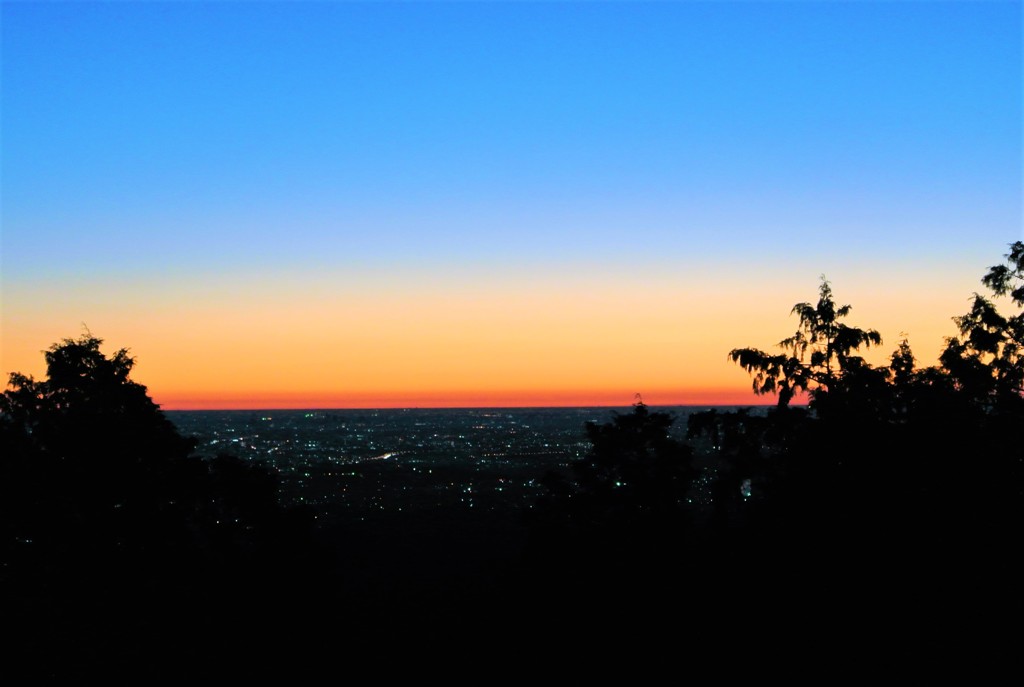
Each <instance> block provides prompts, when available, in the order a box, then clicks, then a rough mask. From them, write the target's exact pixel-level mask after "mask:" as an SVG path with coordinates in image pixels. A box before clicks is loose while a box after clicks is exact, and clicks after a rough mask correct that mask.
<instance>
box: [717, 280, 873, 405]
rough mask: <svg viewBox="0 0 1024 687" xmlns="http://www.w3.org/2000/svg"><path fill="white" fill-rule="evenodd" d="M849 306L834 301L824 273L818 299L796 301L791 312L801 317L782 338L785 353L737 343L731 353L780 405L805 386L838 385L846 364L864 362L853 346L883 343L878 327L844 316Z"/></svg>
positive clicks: (756, 388)
mask: <svg viewBox="0 0 1024 687" xmlns="http://www.w3.org/2000/svg"><path fill="white" fill-rule="evenodd" d="M850 310H851V307H850V306H849V305H843V306H838V307H837V306H836V303H835V300H834V299H833V297H832V287H831V285H830V284H829V283H828V281H827V280H826V279H825V278H824V277H822V279H821V287H820V288H819V291H818V302H817V304H816V305H811V304H810V303H797V304H796V305H794V306H793V310H792V314H794V315H797V316H798V317H799V319H800V323H799V328H798V329H797V331H796V333H795V334H793V336H791V337H788V338H786V339H783V340H782V341H780V342H779V344H778V346H779V348H781V349H783V351H785V353H783V354H782V355H770V354H768V353H765V352H764V351H761V350H759V349H756V348H736V349H733V350H732V351H730V352H729V357H730V358H731V359H732V360H733V362H736V363H739V365H740V366H741V367H743V368H744V369H745V370H747V371H748V372H750V373H751V374H752V375H753V377H754V382H753V388H754V393H756V394H767V393H777V394H778V398H779V406H780V407H781V406H786V405H789V403H790V401H792V400H793V397H794V396H795V395H796V394H797V393H799V392H801V391H809V392H811V395H812V397H813V396H814V394H815V393H816V392H819V391H822V390H824V391H827V390H828V389H829V388H830V387H832V386H834V385H835V384H836V382H837V381H838V380H839V379H840V377H841V375H842V374H843V373H844V372H845V371H846V370H848V369H850V368H856V367H859V366H861V365H862V364H863V360H862V359H861V358H859V357H858V356H853V355H852V353H853V351H856V350H858V349H859V348H860V347H861V346H865V347H870V346H871V345H879V344H881V343H882V337H881V335H879V333H878V332H877V331H875V330H873V329H859V328H857V327H850V326H847V325H846V324H845V323H843V322H840V319H842V318H844V317H846V316H847V315H849V313H850Z"/></svg>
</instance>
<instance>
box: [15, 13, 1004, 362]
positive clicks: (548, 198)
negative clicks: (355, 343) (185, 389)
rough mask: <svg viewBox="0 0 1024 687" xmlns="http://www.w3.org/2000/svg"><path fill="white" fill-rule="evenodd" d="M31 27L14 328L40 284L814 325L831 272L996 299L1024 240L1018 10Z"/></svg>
mask: <svg viewBox="0 0 1024 687" xmlns="http://www.w3.org/2000/svg"><path fill="white" fill-rule="evenodd" d="M2 12H3V15H2V22H3V28H2V31H3V73H2V76H3V84H2V96H3V100H2V117H3V119H2V125H3V139H2V163H3V177H2V191H3V207H2V220H3V279H4V290H5V302H6V306H5V308H6V309H7V310H8V312H14V313H16V314H17V313H20V312H22V311H23V310H27V309H32V308H34V309H35V310H37V311H38V310H41V309H43V308H44V306H43V305H42V304H38V303H34V302H32V301H31V296H30V295H29V294H30V293H31V292H32V290H33V288H36V287H38V286H39V285H40V284H48V285H53V284H62V283H66V284H69V285H70V284H74V285H75V288H80V289H86V290H88V289H91V288H93V287H94V286H95V287H97V289H99V286H102V285H104V284H109V283H111V282H112V281H113V282H117V283H131V284H136V285H138V286H139V287H140V288H153V289H157V288H164V289H166V288H174V285H175V284H179V283H185V282H186V281H187V282H192V283H193V285H194V283H195V282H198V283H200V284H202V283H204V280H216V279H218V278H222V277H223V275H224V274H226V273H227V274H231V275H234V276H235V278H236V279H237V280H240V281H241V282H243V283H244V282H250V281H251V282H256V281H257V280H265V279H274V280H277V282H279V283H281V284H287V283H289V281H291V280H294V279H300V278H302V276H303V275H308V274H309V273H311V272H317V273H321V272H322V273H325V274H334V275H335V277H333V278H335V279H338V280H340V282H344V280H345V278H346V277H345V276H344V275H345V274H350V275H358V276H359V278H363V277H364V276H365V275H366V274H367V273H373V272H374V270H383V271H387V272H389V273H392V274H393V273H395V271H399V272H400V273H401V274H403V275H405V276H404V277H403V278H407V279H408V280H409V288H410V289H414V288H415V281H416V280H417V279H429V278H432V277H434V278H441V277H443V275H445V274H448V273H450V272H451V271H452V270H456V271H458V270H463V271H474V270H475V271H476V272H477V273H480V274H483V275H486V274H494V273H500V274H502V275H505V276H506V277H508V278H509V279H510V280H511V281H512V282H514V281H515V278H517V276H518V278H521V279H523V280H527V279H533V278H535V277H536V276H537V275H541V276H542V277H543V276H545V275H547V276H551V275H559V274H566V273H572V274H578V275H593V274H609V275H611V274H614V275H615V276H614V279H620V280H622V284H623V287H624V288H628V283H629V277H628V276H624V275H631V274H632V275H637V274H642V273H645V272H649V271H654V272H665V271H670V270H672V269H677V270H680V271H687V270H691V271H693V270H702V271H703V272H702V273H704V272H706V273H707V274H709V275H716V274H717V275H718V276H717V277H715V276H708V277H707V279H709V280H712V281H713V280H714V279H716V278H717V279H721V280H722V281H723V282H735V281H736V280H744V279H747V280H750V283H751V284H752V285H753V284H757V283H761V282H763V280H765V279H769V278H771V279H774V278H778V279H783V278H793V279H799V280H800V281H801V283H802V284H805V285H806V290H807V291H809V292H810V293H809V294H808V297H810V295H813V290H814V288H815V286H814V284H815V282H814V280H815V279H816V277H817V275H818V274H820V273H822V272H828V273H829V275H830V276H831V277H833V278H834V279H835V278H836V277H844V276H852V275H863V274H866V273H871V272H878V273H880V274H882V273H888V272H891V271H893V270H896V269H900V270H907V271H910V272H914V273H915V274H916V275H917V276H918V277H920V279H918V282H917V283H920V284H922V288H927V287H926V285H925V284H926V283H927V279H929V278H931V279H934V280H947V281H948V280H949V279H951V278H955V279H959V280H962V283H964V284H967V283H970V284H976V283H977V278H978V277H979V276H980V274H981V273H982V271H983V270H984V268H985V267H986V266H987V265H989V264H992V263H993V262H996V261H997V260H998V259H999V256H1000V255H1001V254H1002V253H1003V252H1005V248H1006V245H1007V244H1008V243H1010V242H1011V241H1014V240H1017V239H1020V238H1022V229H1021V213H1022V210H1021V196H1022V193H1021V190H1022V170H1021V156H1022V152H1021V150H1022V148H1021V121H1022V78H1021V64H1022V53H1021V45H1022V40H1021V35H1022V18H1021V3H1019V2H664V3H636V2H601V3H554V2H553V3H545V2H538V3H533V2H529V3H527V2H509V3H500V2H475V3H474V2H449V3H374V2H367V3H347V2H317V3H302V2H289V3H271V2H260V3H256V2H237V3H234V2H210V3H207V2H166V3H158V2H154V3H141V2H140V3H134V2H124V3H120V2H109V3H90V2H83V3H28V2H24V3H22V2H4V4H3V7H2ZM766 265H769V266H771V265H774V266H775V269H774V271H773V270H772V268H770V267H769V268H766ZM951 275H952V276H951ZM353 278H355V277H353ZM552 278H554V277H552ZM612 278H613V277H611V276H609V279H612ZM340 282H339V283H340ZM209 283H211V284H212V283H214V281H210V282H209ZM709 288H713V284H712V286H710V287H709ZM837 290H838V289H837ZM100 291H101V289H100V290H97V291H96V293H97V294H98V293H100ZM97 298H98V299H100V300H102V298H101V297H100V296H97ZM788 305H790V304H789V303H780V304H779V305H778V309H779V312H780V313H782V314H784V313H785V312H786V309H787V307H788ZM102 306H103V303H97V304H96V307H97V308H99V310H101V311H102ZM86 310H88V308H86ZM89 314H90V313H89V312H86V313H83V315H82V317H83V318H84V317H85V316H86V315H89ZM948 314H949V315H953V314H956V312H955V311H953V312H949V313H948ZM94 318H98V319H102V318H101V317H100V316H94ZM5 319H6V318H5ZM18 321H20V320H18ZM15 324H16V323H12V322H10V321H8V322H7V323H5V329H10V327H12V326H15ZM56 324H57V323H56V322H55V323H54V325H55V326H56ZM61 324H64V325H65V326H66V323H61ZM73 324H76V325H77V322H75V323H73ZM45 343H46V342H40V344H39V345H40V346H42V345H45ZM10 345H11V346H16V344H13V343H10ZM36 350H38V348H37V349H36ZM5 371H6V370H5Z"/></svg>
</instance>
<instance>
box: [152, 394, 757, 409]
mask: <svg viewBox="0 0 1024 687" xmlns="http://www.w3.org/2000/svg"><path fill="white" fill-rule="evenodd" d="M154 400H156V401H157V402H158V403H160V404H161V407H162V408H163V409H164V410H310V409H320V410H326V409H386V408H540V407H544V408H554V407H613V408H616V407H617V408H623V407H628V406H630V405H632V404H633V403H635V402H636V401H637V398H636V395H635V393H634V394H630V393H628V392H622V393H620V392H615V391H605V392H554V393H550V394H547V395H541V394H539V393H537V392H514V391H513V392H496V393H481V392H473V391H467V392H464V393H449V394H436V393H429V392H424V393H408V394H405V395H403V396H400V397H395V396H385V395H376V394H366V395H360V396H352V395H344V396H342V395H336V396H326V395H315V394H314V395H309V394H278V395H260V396H253V397H230V396H224V395H214V396H210V397H202V396H191V397H165V398H155V399H154ZM640 400H642V401H643V402H644V403H646V404H647V405H650V406H722V405H728V406H732V405H743V406H756V405H774V404H775V402H776V399H775V397H773V396H755V395H753V394H752V393H751V392H750V390H749V389H747V390H746V391H741V392H737V391H736V390H735V389H722V390H707V391H692V390H691V391H677V392H670V391H665V392H660V393H651V394H641V399H640Z"/></svg>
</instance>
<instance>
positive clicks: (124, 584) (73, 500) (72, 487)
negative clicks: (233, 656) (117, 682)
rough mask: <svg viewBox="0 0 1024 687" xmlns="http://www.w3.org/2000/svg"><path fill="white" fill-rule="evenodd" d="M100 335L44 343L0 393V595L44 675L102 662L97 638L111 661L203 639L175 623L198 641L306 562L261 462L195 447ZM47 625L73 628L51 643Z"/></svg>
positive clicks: (297, 517)
mask: <svg viewBox="0 0 1024 687" xmlns="http://www.w3.org/2000/svg"><path fill="white" fill-rule="evenodd" d="M101 344H102V341H101V340H100V339H98V338H96V337H94V336H92V335H91V334H88V333H87V334H85V335H83V336H81V337H79V338H78V339H65V340H63V341H61V342H60V343H57V344H54V345H53V346H52V347H51V348H50V349H49V350H48V351H47V352H46V354H45V357H46V364H47V375H46V378H45V379H42V380H36V379H34V378H32V377H30V376H26V375H22V374H19V373H14V374H12V375H11V378H10V385H9V388H8V390H7V391H5V392H4V393H3V395H2V396H0V439H2V445H3V453H2V458H0V509H2V512H0V523H2V525H0V526H2V530H0V538H2V539H0V571H2V573H0V574H2V576H3V579H2V583H3V588H4V605H5V607H6V610H7V611H8V616H9V617H17V618H19V619H20V621H21V623H22V627H21V634H20V635H19V637H20V639H21V640H22V641H23V642H24V643H25V646H23V647H22V649H23V652H24V653H25V656H24V657H23V658H24V659H25V661H26V664H32V663H33V661H35V664H36V665H38V666H42V667H45V668H46V669H48V670H51V671H55V672H52V673H51V674H50V677H55V676H58V675H60V672H59V671H60V670H67V671H69V672H71V673H74V674H77V673H79V672H81V671H87V670H88V669H99V668H100V664H101V663H102V661H106V660H110V655H109V652H108V651H105V650H104V648H105V647H106V646H110V645H113V646H116V647H117V649H116V651H117V652H118V657H119V658H118V660H120V661H131V660H138V661H140V662H145V661H146V660H149V659H152V658H153V657H154V656H156V655H158V654H159V655H161V656H163V658H164V659H166V657H167V654H166V653H165V652H164V650H166V649H168V647H176V649H174V650H176V651H180V652H182V653H181V655H179V656H178V658H179V659H183V658H185V657H186V656H187V654H188V652H192V651H197V650H199V649H198V648H197V647H199V646H201V644H200V643H198V642H194V643H193V642H189V641H187V640H185V639H184V637H186V635H185V634H183V630H184V629H185V626H187V627H188V630H189V633H190V634H189V635H187V636H190V637H195V638H198V637H200V636H201V631H202V628H203V626H204V621H203V618H206V619H207V620H206V621H205V625H210V626H212V625H214V624H217V623H223V622H224V620H223V618H224V617H225V614H227V615H228V616H230V615H233V614H235V613H236V612H237V611H238V610H239V609H241V608H243V607H246V606H249V607H250V608H251V609H252V610H255V609H257V608H260V607H261V606H262V604H261V603H254V601H255V600H256V599H260V598H261V595H260V593H259V592H258V589H259V587H260V585H262V584H266V583H267V582H268V580H269V579H272V578H278V577H281V576H283V575H286V574H289V571H290V570H291V566H292V565H293V564H299V563H300V562H304V563H310V562H312V561H314V560H315V558H316V554H315V550H314V549H313V547H312V546H311V544H310V537H309V535H310V532H311V528H310V524H311V521H310V518H309V515H310V514H309V513H308V512H301V511H295V510H286V509H283V508H282V507H281V506H280V505H279V503H278V501H277V493H276V492H277V481H276V477H275V476H274V475H273V474H271V473H270V472H269V471H268V470H267V469H266V468H264V467H262V466H259V465H254V464H249V463H245V462H243V461H241V460H239V459H237V458H230V457H226V456H221V457H219V458H216V459H214V460H202V459H200V458H198V457H194V456H192V455H191V451H192V448H193V442H192V441H191V440H189V439H186V438H184V437H182V436H181V435H180V434H179V433H178V432H177V430H176V429H175V427H174V426H173V425H172V424H171V423H170V421H169V420H167V418H166V417H165V416H164V414H163V413H162V412H161V410H160V408H159V407H158V406H157V405H156V404H155V403H154V402H153V401H152V399H150V397H149V396H148V394H147V390H146V387H145V386H143V385H141V384H138V383H136V382H134V381H133V380H132V379H131V378H130V373H131V370H132V368H133V365H134V362H135V361H134V359H133V358H132V357H131V356H130V355H129V354H128V351H126V350H124V349H122V350H119V351H117V352H116V353H114V354H113V355H111V356H110V357H107V356H105V355H104V354H103V353H102V352H101V350H100V345H101ZM246 612H249V611H246ZM215 617H217V618H221V619H220V620H218V621H217V623H211V622H210V620H212V619H213V618H215ZM53 627H68V628H77V631H76V633H75V634H74V638H73V640H72V641H71V642H70V643H69V644H64V645H57V646H50V645H48V643H47V642H48V641H53V640H54V633H53V629H52V628H53ZM155 636H159V638H160V639H159V641H158V640H156V639H154V637H155ZM178 642H184V644H180V645H179V644H177V643H178ZM33 652H44V653H45V654H47V655H50V658H49V660H43V659H41V658H40V657H39V656H34V655H33ZM61 652H63V655H62V656H61V659H62V660H56V659H55V658H54V656H53V654H60V653H61ZM160 652H164V653H160ZM147 657H148V658H147ZM183 665H185V663H183Z"/></svg>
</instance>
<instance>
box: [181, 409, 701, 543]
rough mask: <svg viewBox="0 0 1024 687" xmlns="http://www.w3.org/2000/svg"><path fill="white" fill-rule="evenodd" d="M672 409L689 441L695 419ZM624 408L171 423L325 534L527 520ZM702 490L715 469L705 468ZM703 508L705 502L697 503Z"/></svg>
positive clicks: (298, 414)
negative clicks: (518, 515) (368, 523)
mask: <svg viewBox="0 0 1024 687" xmlns="http://www.w3.org/2000/svg"><path fill="white" fill-rule="evenodd" d="M706 409H707V408H702V407H689V406H678V407H664V408H657V409H654V410H659V411H666V412H670V413H672V414H673V415H674V416H675V418H676V421H675V423H674V425H673V428H672V433H673V434H674V435H675V436H677V437H678V438H680V439H684V438H685V434H686V421H687V417H688V416H689V414H690V413H692V412H695V411H700V410H706ZM628 410H629V409H628V408H621V409H615V408H607V407H600V408H506V409H494V408H468V409H407V410H392V409H387V410H273V411H271V410H265V411H252V410H238V411H168V412H167V416H168V418H169V419H170V420H171V421H172V422H174V423H175V425H176V426H177V427H178V429H179V430H180V431H181V432H182V434H184V435H186V436H193V437H195V438H196V440H197V442H198V445H197V447H196V452H197V453H198V454H199V455H201V456H204V457H214V456H216V455H219V454H228V455H232V456H237V457H239V458H242V459H246V460H252V461H261V462H263V463H265V464H266V465H267V466H269V467H271V468H272V469H273V470H275V471H276V472H277V474H278V475H279V477H280V479H281V498H282V500H283V502H284V503H285V504H286V505H307V506H310V507H312V508H313V509H314V510H315V511H316V513H317V517H318V518H319V519H322V520H324V521H326V522H328V523H329V522H332V521H337V520H338V519H339V518H344V519H347V518H353V517H355V518H358V519H361V520H367V519H370V520H375V519H379V518H381V517H386V516H387V515H388V514H389V512H390V513H391V514H394V513H396V512H404V513H406V514H407V515H408V514H409V511H422V510H436V509H445V510H449V511H450V510H455V511H459V512H463V511H470V510H476V511H478V512H481V511H482V512H488V511H489V512H503V513H509V512H513V511H516V510H518V509H520V508H529V507H530V506H531V504H532V503H533V502H534V501H535V500H536V498H537V497H538V496H539V495H540V494H541V492H542V484H541V479H542V477H543V476H544V474H545V473H547V472H548V471H550V470H559V471H565V470H567V469H568V468H569V465H570V464H571V463H572V461H574V460H577V459H579V458H581V457H582V456H584V455H585V454H586V452H587V451H588V450H589V448H590V443H589V441H588V440H587V436H586V432H585V429H584V426H585V423H587V422H595V423H599V424H600V423H604V422H608V421H609V420H610V419H611V418H612V417H613V415H614V413H616V412H628ZM696 463H697V465H698V466H700V467H701V469H702V471H703V477H702V479H701V480H699V483H700V484H707V483H708V482H709V481H710V480H711V479H713V477H714V473H715V468H714V466H713V465H711V464H708V463H707V461H706V460H705V461H701V456H700V452H699V451H698V456H697V460H696ZM694 498H695V499H698V500H701V499H706V498H708V497H707V494H706V492H698V493H696V494H695V495H694Z"/></svg>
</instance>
